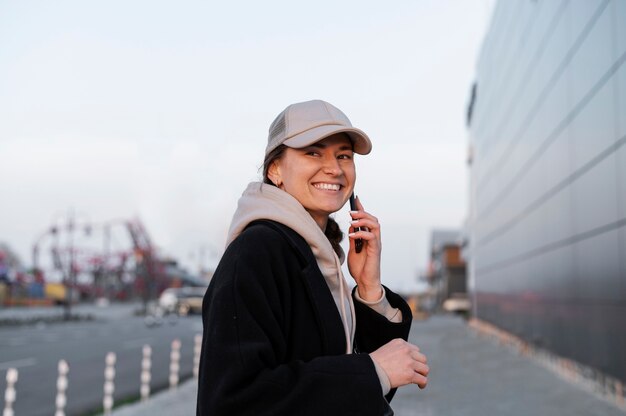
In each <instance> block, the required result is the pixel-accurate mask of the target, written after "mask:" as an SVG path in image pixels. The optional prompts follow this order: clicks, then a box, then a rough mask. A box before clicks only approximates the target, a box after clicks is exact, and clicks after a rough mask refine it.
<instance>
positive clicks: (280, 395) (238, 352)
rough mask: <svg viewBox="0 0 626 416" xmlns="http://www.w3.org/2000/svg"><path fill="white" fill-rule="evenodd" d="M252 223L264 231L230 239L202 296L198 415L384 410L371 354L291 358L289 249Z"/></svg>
mask: <svg viewBox="0 0 626 416" xmlns="http://www.w3.org/2000/svg"><path fill="white" fill-rule="evenodd" d="M253 228H261V231H259V230H257V231H252V229H250V231H251V232H244V234H242V235H240V236H239V238H238V239H237V240H235V242H233V243H232V244H231V246H230V247H229V249H228V250H227V252H226V253H225V255H224V258H223V259H222V261H221V262H220V266H219V267H218V270H216V273H215V275H214V278H213V279H214V281H213V282H212V283H211V286H210V288H209V290H208V291H207V295H206V296H205V301H204V306H203V323H204V339H203V346H202V355H201V360H200V377H199V388H198V405H197V414H198V415H203V416H204V415H211V416H219V415H293V414H299V415H320V414H341V415H381V414H383V411H384V409H385V407H386V402H385V401H384V400H383V398H382V394H381V387H380V383H379V381H378V377H377V376H376V371H375V368H374V365H373V363H372V361H371V358H370V357H369V355H367V354H351V355H345V354H343V355H336V356H318V357H315V358H313V359H311V360H308V361H303V360H289V359H288V358H287V357H288V351H287V350H288V345H287V341H286V339H287V335H286V334H285V328H286V327H288V325H287V326H286V325H285V321H286V320H287V319H289V318H290V317H289V316H288V314H287V313H286V311H288V310H289V308H288V305H285V302H286V299H288V298H289V297H288V295H287V294H286V293H285V290H287V289H286V288H288V285H285V284H283V283H284V282H286V281H287V280H288V279H289V276H287V274H288V272H289V268H288V267H287V266H286V265H285V264H286V263H287V262H288V260H285V258H289V256H288V255H285V252H288V250H290V248H289V247H288V246H287V245H286V244H285V243H284V241H283V240H284V239H283V238H282V237H281V236H280V235H278V234H277V233H275V232H273V231H271V230H270V231H268V229H267V228H263V227H253ZM255 233H257V234H258V233H261V234H262V235H255ZM259 242H261V244H259ZM277 248H278V253H282V254H280V255H277V254H276V250H277Z"/></svg>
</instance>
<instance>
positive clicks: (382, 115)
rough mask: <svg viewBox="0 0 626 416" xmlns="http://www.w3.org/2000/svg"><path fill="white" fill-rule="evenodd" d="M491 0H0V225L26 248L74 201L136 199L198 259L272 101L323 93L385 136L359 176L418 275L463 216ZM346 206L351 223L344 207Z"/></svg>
mask: <svg viewBox="0 0 626 416" xmlns="http://www.w3.org/2000/svg"><path fill="white" fill-rule="evenodd" d="M492 9H493V1H492V0H474V1H467V0H457V1H452V0H446V1H442V0H406V1H403V0H397V1H392V2H380V1H363V0H359V1H356V0H355V1H337V0H333V1H330V0H329V1H326V0H317V1H315V2H296V1H275V0H271V1H262V2H260V1H230V2H225V1H220V2H216V1H200V0H198V1H191V0H184V1H154V0H136V1H121V0H120V1H116V0H107V1H82V0H74V1H66V0H58V1H54V2H50V1H10V0H0V201H1V202H0V242H5V243H7V244H9V246H11V247H12V248H13V250H14V251H16V252H17V253H18V255H19V256H20V257H21V258H22V261H23V262H24V263H25V264H26V265H27V266H28V265H30V264H31V256H30V250H31V246H32V244H33V242H34V241H35V240H36V239H37V237H38V236H39V235H40V234H41V233H42V232H43V231H45V230H46V229H47V228H48V227H49V226H50V225H51V224H52V223H54V222H59V221H61V219H62V218H63V216H64V215H65V214H66V213H67V212H68V211H69V210H74V212H75V213H76V215H77V217H78V218H79V220H82V221H90V222H103V221H107V220H110V219H114V218H133V217H139V218H140V219H141V221H142V222H143V223H144V224H145V226H146V228H147V230H148V232H149V233H150V236H151V238H152V240H153V242H154V243H155V244H156V245H157V246H158V247H159V249H160V250H161V252H162V253H164V254H166V255H170V256H174V257H176V258H178V259H179V260H180V261H181V263H183V264H185V265H187V266H188V267H189V268H190V269H191V270H192V271H195V270H196V269H197V263H198V257H197V253H198V252H199V250H200V249H201V247H210V248H212V250H213V252H214V256H215V258H217V256H219V254H221V252H222V250H223V248H224V247H223V246H224V242H225V237H226V231H227V229H228V225H229V222H230V218H231V216H232V213H233V211H234V209H235V207H236V203H237V199H238V197H239V195H240V194H241V192H242V191H243V189H244V188H245V186H246V184H247V183H248V182H249V181H252V180H258V179H259V178H260V174H259V170H258V168H259V167H260V165H261V164H262V159H263V151H264V148H265V144H266V140H267V129H268V127H269V124H270V123H271V122H272V120H273V119H274V117H275V116H276V115H277V114H278V113H279V112H280V111H282V110H283V109H284V107H286V106H287V105H289V104H291V103H293V102H299V101H305V100H310V99H317V98H319V99H323V100H326V101H329V102H331V103H332V104H334V105H336V106H337V107H339V108H340V109H342V110H343V111H344V112H345V113H346V114H347V115H348V117H349V118H350V119H351V121H352V123H353V124H354V125H355V126H356V127H359V128H361V129H363V130H364V131H365V132H367V133H368V134H369V136H370V138H371V139H372V142H373V145H374V147H373V151H372V153H371V154H370V155H368V156H363V157H357V160H356V163H357V184H356V193H357V194H358V195H359V196H360V197H361V200H362V202H363V204H364V205H365V207H366V209H367V210H368V211H370V212H372V213H373V214H374V215H376V216H377V217H378V218H379V220H380V222H381V226H382V233H383V234H382V235H383V245H384V248H383V280H384V282H385V283H386V284H388V285H389V286H390V287H392V288H394V289H396V290H402V289H405V290H406V289H410V288H414V287H415V280H416V277H417V275H418V273H419V272H420V271H421V270H423V269H424V268H425V267H426V263H427V258H428V250H429V238H430V232H431V230H432V229H433V228H435V227H444V228H456V227H460V226H462V224H463V221H464V219H465V213H466V209H467V168H466V164H465V159H466V152H467V133H466V129H465V124H464V122H465V120H464V116H465V108H466V104H467V100H468V96H469V90H470V87H471V83H472V81H473V79H474V75H475V63H476V61H477V59H478V54H479V50H480V44H481V41H482V39H483V36H484V34H485V32H486V30H487V28H488V25H489V21H490V17H491V13H492ZM336 218H337V219H338V220H339V222H340V223H342V224H344V225H345V228H346V229H347V221H348V214H347V210H345V209H344V210H342V211H340V212H339V213H337V216H336ZM205 261H207V262H209V261H210V260H209V259H207V258H205ZM213 261H215V259H214V260H213Z"/></svg>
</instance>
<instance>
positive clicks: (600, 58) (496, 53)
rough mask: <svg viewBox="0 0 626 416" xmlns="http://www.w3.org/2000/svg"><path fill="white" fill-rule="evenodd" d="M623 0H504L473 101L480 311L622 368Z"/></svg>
mask: <svg viewBox="0 0 626 416" xmlns="http://www.w3.org/2000/svg"><path fill="white" fill-rule="evenodd" d="M625 22H626V1H623V0H616V1H608V0H578V1H556V0H555V1H530V0H528V1H515V2H509V1H501V2H499V3H498V4H497V5H496V8H495V11H494V16H493V20H492V23H491V27H490V30H489V31H488V33H487V35H486V37H485V40H484V44H483V46H482V51H481V54H480V57H479V61H478V66H477V77H476V83H475V85H474V86H473V88H472V93H471V98H470V102H469V106H468V114H467V122H468V126H469V140H470V149H469V168H470V202H469V203H470V207H469V215H468V237H469V247H468V257H469V265H468V271H469V286H470V290H471V292H472V294H473V299H472V300H473V308H474V310H473V313H474V315H475V316H476V317H477V318H479V319H481V320H484V321H488V322H490V323H493V324H495V325H496V326H498V327H500V328H502V329H504V330H506V331H509V332H512V333H514V334H516V335H518V336H519V337H521V338H523V339H524V340H527V341H529V342H531V343H532V344H534V345H537V346H539V347H541V348H545V349H547V350H549V351H552V352H554V353H556V354H557V355H559V356H563V357H567V358H570V359H572V360H575V361H577V362H578V363H582V364H583V365H585V366H586V367H588V368H590V369H592V370H594V371H597V372H598V374H605V375H609V376H611V377H615V378H617V379H619V380H622V381H624V380H626V320H624V316H626V146H624V145H625V144H626V65H625V64H624V63H625V61H626V25H625V24H624V23H625Z"/></svg>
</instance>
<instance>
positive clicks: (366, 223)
mask: <svg viewBox="0 0 626 416" xmlns="http://www.w3.org/2000/svg"><path fill="white" fill-rule="evenodd" d="M350 225H352V226H353V227H366V228H369V229H370V230H376V229H378V228H380V223H379V222H378V221H376V219H375V218H355V219H353V220H352V221H350Z"/></svg>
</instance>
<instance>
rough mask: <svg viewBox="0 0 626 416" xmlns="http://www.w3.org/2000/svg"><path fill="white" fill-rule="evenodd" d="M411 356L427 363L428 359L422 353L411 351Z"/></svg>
mask: <svg viewBox="0 0 626 416" xmlns="http://www.w3.org/2000/svg"><path fill="white" fill-rule="evenodd" d="M411 357H412V358H413V359H414V360H415V361H418V362H420V363H424V364H426V363H428V359H427V358H426V356H425V355H424V354H422V353H421V352H419V351H418V352H415V351H414V352H412V353H411Z"/></svg>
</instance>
